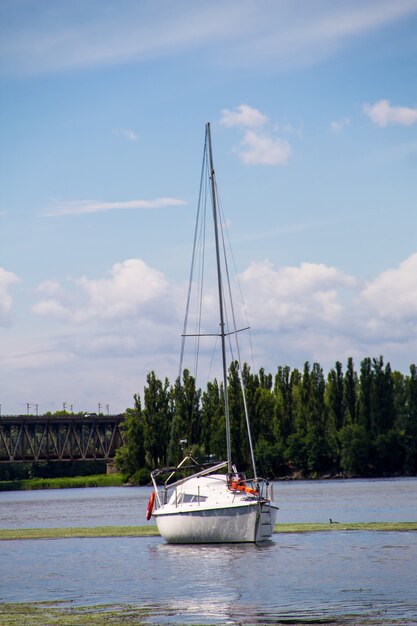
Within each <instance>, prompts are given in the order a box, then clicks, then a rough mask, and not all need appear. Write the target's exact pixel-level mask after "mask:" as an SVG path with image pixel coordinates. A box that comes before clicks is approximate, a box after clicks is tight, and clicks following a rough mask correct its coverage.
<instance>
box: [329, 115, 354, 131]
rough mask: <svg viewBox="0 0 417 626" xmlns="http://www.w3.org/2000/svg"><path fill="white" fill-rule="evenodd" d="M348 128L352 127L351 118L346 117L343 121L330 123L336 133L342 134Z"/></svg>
mask: <svg viewBox="0 0 417 626" xmlns="http://www.w3.org/2000/svg"><path fill="white" fill-rule="evenodd" d="M347 126H350V118H349V117H344V118H343V119H341V120H335V121H334V122H331V123H330V128H331V130H332V131H333V132H335V133H340V132H341V131H342V130H343V129H345V128H346V127H347Z"/></svg>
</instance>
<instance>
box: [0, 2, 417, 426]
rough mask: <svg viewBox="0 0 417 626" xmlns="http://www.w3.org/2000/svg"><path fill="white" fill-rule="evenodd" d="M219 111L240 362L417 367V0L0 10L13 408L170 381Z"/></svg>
mask: <svg viewBox="0 0 417 626" xmlns="http://www.w3.org/2000/svg"><path fill="white" fill-rule="evenodd" d="M208 121H210V123H211V129H212V139H213V150H214V159H215V167H216V173H217V182H218V186H219V191H220V195H221V202H222V207H223V212H224V217H225V222H227V225H228V233H229V238H230V240H231V242H232V247H233V252H234V258H235V263H236V266H237V269H238V274H239V282H240V285H241V289H242V292H243V294H244V298H245V302H246V307H247V314H248V318H249V322H250V326H251V342H252V354H251V355H249V356H248V357H247V358H246V359H245V357H246V355H242V356H243V358H244V360H247V361H248V362H249V363H250V364H251V367H252V368H253V369H254V370H255V371H257V370H258V369H259V368H260V367H263V368H265V370H266V371H268V372H271V373H272V374H275V372H276V370H277V367H278V366H279V365H289V366H290V367H292V368H294V367H298V368H300V369H301V368H302V367H303V365H304V362H305V361H309V362H310V363H313V362H318V363H320V365H321V366H322V367H323V370H324V372H325V373H326V372H328V370H329V369H330V368H331V367H333V366H334V364H335V362H336V361H337V360H339V361H341V362H342V363H343V364H344V365H345V364H346V361H347V359H348V357H353V359H354V363H355V367H356V369H357V370H358V369H359V366H360V362H361V360H362V359H363V358H365V357H378V356H379V355H383V357H384V361H385V362H386V363H387V362H390V364H391V367H392V369H394V370H399V371H402V372H403V373H404V374H406V373H407V372H408V370H409V365H410V364H411V363H415V362H416V360H417V207H416V200H417V0H396V1H395V2H393V1H392V0H343V1H341V0H256V1H255V0H226V1H225V0H212V1H211V2H209V3H207V2H202V1H200V0H177V1H176V2H170V1H168V0H141V1H139V0H122V1H121V2H117V1H116V0H72V1H71V2H68V1H65V0H43V1H42V2H39V0H0V124H1V142H0V335H1V342H0V404H1V412H2V415H8V414H20V413H26V412H27V411H28V410H29V411H30V412H31V413H34V410H35V407H37V409H36V410H38V411H39V414H40V413H43V412H45V411H56V410H60V409H62V408H63V406H64V404H65V406H66V408H67V409H68V408H69V407H70V406H72V408H73V410H74V412H75V411H77V412H78V411H88V412H90V411H97V410H98V408H100V407H99V405H100V406H101V407H102V409H101V410H104V407H108V409H107V410H109V411H110V413H118V412H122V411H124V410H125V409H126V408H127V407H129V406H133V396H134V394H135V393H139V394H140V395H141V396H142V395H143V388H144V385H145V384H146V376H147V374H148V373H149V372H150V371H152V370H153V371H155V373H156V375H157V376H158V377H159V378H164V377H165V376H167V377H168V378H169V380H170V381H171V382H173V381H174V379H175V377H176V375H177V370H178V363H179V350H180V342H181V338H180V335H181V332H182V323H183V315H184V309H185V299H186V290H187V280H188V274H189V264H190V258H191V251H192V240H193V228H194V220H195V213H196V207H197V200H198V191H199V180H200V171H201V159H202V151H203V142H204V126H205V123H206V122H208ZM186 365H187V364H186ZM28 405H30V407H29V409H28Z"/></svg>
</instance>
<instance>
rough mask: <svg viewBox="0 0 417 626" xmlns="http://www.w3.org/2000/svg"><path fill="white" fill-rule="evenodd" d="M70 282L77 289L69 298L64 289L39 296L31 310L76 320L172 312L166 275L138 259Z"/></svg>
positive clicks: (44, 315) (84, 321)
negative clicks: (52, 295) (50, 295)
mask: <svg viewBox="0 0 417 626" xmlns="http://www.w3.org/2000/svg"><path fill="white" fill-rule="evenodd" d="M72 282H73V283H74V285H75V287H76V288H78V291H77V292H76V293H75V294H72V296H71V298H69V297H68V295H67V294H66V293H65V292H63V293H62V296H61V297H56V298H48V299H45V300H41V301H39V302H37V303H36V304H35V305H34V306H33V307H32V310H33V312H34V313H35V314H36V315H39V316H42V317H54V318H57V319H67V320H68V321H70V322H72V323H76V324H84V323H87V322H89V321H90V320H96V321H97V320H120V321H123V320H126V319H129V318H134V317H139V316H140V315H143V316H145V317H147V316H150V317H152V316H155V318H156V319H158V320H161V319H162V318H163V317H164V316H166V315H168V314H169V312H171V313H172V314H174V313H175V307H174V305H173V303H172V302H171V306H170V307H167V303H166V301H167V300H169V299H170V292H169V289H168V283H167V281H166V279H165V277H164V276H163V274H161V272H158V271H157V270H155V269H153V268H151V267H149V266H148V265H146V263H144V261H142V260H141V259H128V260H127V261H124V262H122V263H116V264H115V265H113V267H112V269H111V271H110V272H109V274H108V276H107V277H106V278H101V279H98V280H92V279H90V278H87V277H86V276H83V277H81V278H76V279H73V281H72ZM84 301H86V302H84ZM69 303H71V304H69Z"/></svg>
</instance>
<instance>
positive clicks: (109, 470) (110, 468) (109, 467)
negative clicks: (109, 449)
mask: <svg viewBox="0 0 417 626" xmlns="http://www.w3.org/2000/svg"><path fill="white" fill-rule="evenodd" d="M106 474H107V476H111V474H117V467H116V466H115V464H114V463H113V462H112V461H110V462H109V463H106Z"/></svg>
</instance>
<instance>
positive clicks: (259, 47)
mask: <svg viewBox="0 0 417 626" xmlns="http://www.w3.org/2000/svg"><path fill="white" fill-rule="evenodd" d="M24 7H25V8H24V9H23V8H22V3H20V2H15V1H14V0H5V2H2V3H1V5H0V21H1V22H2V24H4V25H5V26H4V28H3V32H2V45H1V49H0V55H1V58H0V63H1V67H2V71H3V73H6V72H7V73H11V72H14V73H16V72H20V73H39V72H56V71H63V70H68V69H74V68H81V69H83V68H88V67H94V66H100V65H104V64H115V63H123V62H124V63H126V62H132V61H134V60H146V59H149V57H155V56H159V57H165V56H168V55H169V56H170V57H172V56H173V55H175V54H179V53H183V52H184V51H187V52H188V53H195V52H196V51H200V50H203V51H204V50H205V49H207V48H210V58H211V59H215V60H219V59H220V54H221V55H222V57H221V61H222V63H223V65H224V64H225V63H227V62H228V63H230V64H233V65H239V66H243V67H247V66H248V65H251V66H253V65H256V66H262V67H263V66H264V65H265V62H270V63H273V64H274V68H278V67H279V68H283V69H285V70H286V71H288V68H289V66H291V65H292V66H304V65H309V64H311V63H314V62H317V61H319V60H320V59H322V58H324V57H326V56H329V55H330V54H331V53H332V52H333V51H334V50H335V49H338V48H340V47H341V46H343V45H346V43H347V42H349V41H350V40H355V38H357V37H358V36H359V35H362V36H366V35H367V34H368V33H370V32H373V31H375V30H377V29H382V28H383V27H385V26H386V25H389V24H392V23H395V22H397V21H399V20H402V19H405V18H407V17H408V16H411V15H413V14H415V13H416V11H417V3H416V1H415V0H396V1H395V2H393V1H392V0H378V2H375V0H362V1H361V2H357V1H356V0H345V1H344V2H341V3H335V2H333V0H322V1H321V2H319V3H317V2H315V3H312V2H311V0H300V2H297V3H294V2H293V3H291V2H280V3H279V10H277V3H276V2H270V1H269V0H258V2H256V3H253V2H242V1H241V0H238V1H233V0H232V2H228V3H224V2H223V1H222V0H212V2H210V3H208V4H207V3H190V2H187V1H184V0H178V1H177V2H176V3H175V5H174V8H173V5H172V3H168V2H164V1H163V0H154V2H139V3H138V2H136V1H134V0H126V1H125V2H124V3H123V11H119V10H118V5H117V4H115V3H114V2H110V1H109V0H102V1H101V2H100V3H64V4H63V5H60V8H59V10H57V9H56V3H55V2H54V1H53V0H45V1H44V2H42V3H39V2H38V1H37V0H27V2H25V4H24ZM219 44H222V45H219ZM213 46H215V47H214V48H213ZM217 50H221V52H219V53H218V55H217V56H216V51H217Z"/></svg>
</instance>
